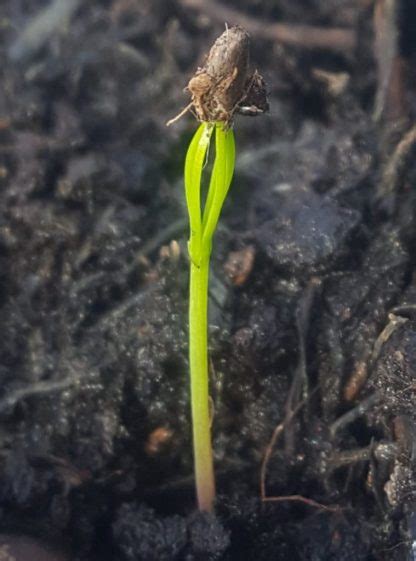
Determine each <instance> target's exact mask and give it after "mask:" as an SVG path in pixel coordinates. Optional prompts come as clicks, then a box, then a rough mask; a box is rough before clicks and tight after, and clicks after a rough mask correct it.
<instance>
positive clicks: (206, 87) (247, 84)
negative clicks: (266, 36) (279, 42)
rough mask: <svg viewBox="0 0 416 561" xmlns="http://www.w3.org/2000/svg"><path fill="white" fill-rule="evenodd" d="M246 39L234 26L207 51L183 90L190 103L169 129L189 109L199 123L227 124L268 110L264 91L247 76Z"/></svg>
mask: <svg viewBox="0 0 416 561" xmlns="http://www.w3.org/2000/svg"><path fill="white" fill-rule="evenodd" d="M249 46H250V39H249V35H248V33H247V31H246V30H245V29H243V28H242V27H240V26H238V25H236V26H234V27H231V28H229V29H228V28H227V29H226V30H225V31H224V33H223V34H222V35H220V36H219V37H218V39H217V40H216V41H215V43H214V45H213V46H212V47H211V50H210V51H209V54H208V57H207V59H206V62H205V64H204V66H203V67H202V68H198V70H197V71H196V72H195V74H194V76H192V78H191V79H190V80H189V83H188V85H187V87H186V90H188V91H189V92H190V93H191V95H192V99H191V103H190V104H189V105H188V106H187V107H186V108H185V109H184V110H183V111H181V113H179V115H178V116H177V117H175V118H174V119H171V120H170V121H169V122H168V123H167V124H168V125H170V124H172V123H173V122H175V121H176V120H177V119H179V118H180V117H181V116H182V115H183V114H184V113H185V112H186V111H187V110H188V109H190V108H192V110H193V111H194V113H195V115H196V117H197V119H198V120H199V121H208V122H218V121H222V122H224V123H225V124H226V125H227V126H228V125H230V124H231V122H232V120H233V116H234V113H236V112H239V113H242V114H243V115H258V114H260V113H264V112H265V111H267V110H268V108H269V105H268V102H267V96H266V87H265V82H264V80H263V78H262V77H261V76H260V74H259V73H258V72H257V70H256V71H255V72H254V73H250V72H249Z"/></svg>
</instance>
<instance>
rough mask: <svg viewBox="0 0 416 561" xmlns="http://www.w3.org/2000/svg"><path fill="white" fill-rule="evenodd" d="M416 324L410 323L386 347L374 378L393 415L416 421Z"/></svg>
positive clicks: (376, 367) (377, 388) (392, 337)
mask: <svg viewBox="0 0 416 561" xmlns="http://www.w3.org/2000/svg"><path fill="white" fill-rule="evenodd" d="M415 365H416V322H414V321H407V322H406V323H405V324H404V325H402V326H400V327H398V328H397V330H396V331H395V332H394V333H393V334H392V335H391V337H390V338H389V340H388V341H387V342H386V343H385V344H384V346H383V348H382V350H381V353H380V356H379V358H378V360H377V363H376V365H375V368H374V372H373V374H372V377H371V385H372V386H373V387H374V388H375V389H376V390H377V391H378V392H379V393H380V396H381V401H382V406H383V407H384V408H385V410H386V411H388V412H389V413H390V414H392V415H394V414H396V415H409V416H411V417H413V418H414V417H415V415H416V412H415V406H414V403H415V398H416V368H415Z"/></svg>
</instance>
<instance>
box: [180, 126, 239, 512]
mask: <svg viewBox="0 0 416 561" xmlns="http://www.w3.org/2000/svg"><path fill="white" fill-rule="evenodd" d="M214 129H215V161H214V165H213V169H212V175H211V181H210V184H209V189H208V195H207V199H206V202H205V208H204V210H203V212H202V209H201V178H202V170H203V167H204V163H205V160H206V155H207V152H208V147H209V145H210V142H211V137H212V133H213V131H214ZM234 161H235V147H234V135H233V132H232V130H224V127H223V124H222V123H217V124H215V125H213V124H211V123H202V124H201V125H200V127H199V128H198V130H197V131H196V133H195V135H194V137H193V139H192V141H191V143H190V145H189V149H188V152H187V155H186V160H185V192H186V202H187V206H188V213H189V224H190V239H189V244H188V250H189V257H190V262H191V264H190V267H191V272H190V295H189V296H190V301H189V366H190V383H191V409H192V425H193V445H194V466H195V482H196V491H197V497H198V507H199V509H200V510H203V511H207V512H211V511H212V510H213V505H214V499H215V479H214V467H213V455H212V444H211V419H210V411H209V376H208V343H207V340H208V317H207V316H208V277H209V260H210V255H211V244H212V237H213V234H214V232H215V229H216V227H217V223H218V219H219V216H220V213H221V209H222V205H223V203H224V200H225V197H226V196H227V192H228V189H229V187H230V183H231V179H232V176H233V172H234Z"/></svg>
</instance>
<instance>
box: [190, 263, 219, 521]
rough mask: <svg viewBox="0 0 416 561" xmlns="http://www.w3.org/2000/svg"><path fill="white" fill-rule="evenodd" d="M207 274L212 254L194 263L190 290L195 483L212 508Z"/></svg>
mask: <svg viewBox="0 0 416 561" xmlns="http://www.w3.org/2000/svg"><path fill="white" fill-rule="evenodd" d="M208 276H209V257H208V258H204V259H203V260H202V261H201V263H200V265H199V267H198V266H197V265H195V264H194V263H191V272H190V293H189V298H190V299H189V362H190V371H191V407H192V419H193V445H194V464H195V483H196V490H197V498H198V506H199V509H200V510H204V511H207V512H211V511H212V509H213V500H214V497H215V480H214V467H213V459H212V445H211V419H210V412H209V377H208V349H207V329H208V319H207V314H208Z"/></svg>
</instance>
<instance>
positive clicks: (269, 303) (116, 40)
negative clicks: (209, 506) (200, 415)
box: [0, 0, 416, 561]
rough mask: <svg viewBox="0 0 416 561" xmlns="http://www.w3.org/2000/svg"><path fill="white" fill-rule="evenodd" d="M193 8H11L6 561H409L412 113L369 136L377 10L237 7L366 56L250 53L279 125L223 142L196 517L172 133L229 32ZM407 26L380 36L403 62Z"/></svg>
mask: <svg viewBox="0 0 416 561" xmlns="http://www.w3.org/2000/svg"><path fill="white" fill-rule="evenodd" d="M189 4H190V2H189V1H188V2H186V1H179V0H178V1H176V0H165V1H162V0H154V1H150V0H142V1H137V2H136V1H133V0H112V1H111V0H101V1H99V0H91V1H89V2H79V1H77V0H66V1H62V0H57V1H55V2H52V3H49V2H46V1H44V0H19V1H17V0H3V1H2V3H1V7H0V41H1V47H0V49H1V60H2V64H1V68H0V74H1V83H2V88H1V89H0V183H1V199H0V261H1V266H0V284H1V293H0V306H1V311H0V325H1V340H0V388H1V394H0V434H1V441H0V443H1V444H0V506H1V509H0V531H1V533H2V536H1V545H0V547H1V551H3V552H8V553H9V554H10V555H14V556H15V558H16V559H17V561H20V560H29V559H30V560H31V561H33V559H35V557H36V555H37V556H39V559H51V560H57V559H66V560H71V561H96V560H97V561H98V560H100V561H109V560H114V561H133V560H135V561H136V560H137V561H153V560H154V561H182V560H183V561H192V560H195V561H199V560H207V561H211V560H218V561H220V560H223V561H237V560H238V561H240V560H246V561H251V560H255V561H271V560H276V561H277V560H282V561H283V560H289V559H290V560H291V561H306V560H308V561H344V560H345V561H347V560H348V561H350V560H354V561H378V560H383V561H384V560H386V561H387V560H388V561H389V560H393V561H394V560H397V561H399V560H400V561H402V560H406V561H411V560H412V559H413V557H412V554H411V551H412V548H411V544H412V542H413V539H414V538H415V533H416V530H415V527H416V522H415V520H416V512H415V504H416V496H415V491H416V479H415V464H414V457H415V420H416V414H415V397H416V382H415V378H416V366H415V364H416V320H415V310H416V276H415V266H416V263H415V257H414V247H415V241H416V222H415V209H416V190H415V185H414V184H415V177H416V170H415V167H414V166H413V161H412V156H414V153H415V150H414V144H415V140H414V138H415V134H414V132H413V136H412V131H414V129H412V126H413V125H412V107H415V105H412V101H414V98H413V97H412V95H413V91H414V86H413V85H412V83H413V82H412V80H410V79H409V80H407V81H406V85H405V89H404V91H405V94H406V96H407V97H406V100H408V101H409V107H410V109H409V111H408V112H407V113H406V116H405V117H403V113H400V111H399V113H400V116H401V118H400V119H398V118H394V119H392V118H390V119H389V115H391V113H394V110H395V109H397V100H396V102H395V101H394V96H393V101H391V98H389V97H388V96H387V98H386V99H387V101H386V102H385V103H384V104H383V103H381V104H380V103H379V104H378V108H379V111H376V110H375V106H376V105H377V103H376V99H379V100H380V99H383V93H384V89H383V87H384V86H383V84H381V83H380V80H381V78H380V76H384V75H386V72H384V74H383V69H385V67H386V65H387V66H388V64H389V62H388V61H387V62H386V61H384V60H383V59H382V57H380V56H379V57H378V60H377V57H376V56H375V55H374V48H373V45H374V36H375V32H374V25H373V18H372V6H371V2H362V1H358V0H356V1H353V0H341V1H340V0H331V1H328V0H299V1H298V2H293V1H290V2H289V1H286V0H282V1H280V2H278V3H276V2H272V1H269V0H264V1H261V2H260V1H255V2H253V1H248V0H244V1H240V2H229V3H227V7H228V8H229V9H231V10H238V11H236V12H235V13H236V14H237V15H239V16H241V15H242V14H243V15H244V16H246V17H247V18H249V20H250V21H253V22H255V21H256V20H257V19H258V18H261V21H263V22H268V23H272V22H276V21H279V22H284V23H286V24H299V23H302V24H304V25H310V26H320V27H324V28H327V29H330V28H332V27H339V26H344V27H345V28H347V29H349V30H351V32H352V33H353V34H354V36H355V38H356V43H355V47H354V48H347V47H346V48H345V49H344V50H343V49H340V48H332V47H331V45H328V47H327V48H325V47H321V48H320V49H310V48H308V47H304V46H303V45H302V42H300V43H299V44H298V45H290V46H287V45H285V44H281V43H279V42H273V41H271V39H270V37H268V38H263V37H262V34H261V31H260V30H261V26H260V28H257V32H256V33H255V36H252V54H251V64H252V67H253V69H255V68H258V70H259V72H261V74H262V75H263V76H264V78H265V80H266V82H267V87H268V92H269V101H270V112H269V113H268V114H266V115H264V116H258V117H255V118H250V117H244V116H236V118H235V124H234V128H235V134H236V141H237V170H236V175H235V178H234V181H233V185H232V188H231V191H230V195H229V198H228V200H227V202H226V205H225V209H224V214H223V216H222V218H221V225H220V227H219V229H218V233H217V235H216V238H215V241H214V250H213V258H212V275H211V286H210V333H209V340H210V366H211V368H210V369H211V393H212V398H213V404H214V407H213V409H214V418H213V440H214V442H213V444H214V450H215V464H216V474H217V491H218V496H217V501H216V514H215V516H213V515H208V514H199V513H198V512H197V511H196V508H195V498H194V488H193V485H194V482H193V475H192V473H193V470H192V449H191V436H190V435H191V426H190V414H189V384H188V374H187V372H188V363H187V292H188V258H187V251H186V240H187V214H186V207H185V203H184V194H183V185H182V169H183V160H184V154H185V151H186V146H187V144H188V142H189V140H190V138H191V136H192V134H193V132H194V131H195V128H196V126H197V123H196V121H195V119H194V117H193V116H192V115H191V114H188V115H186V116H185V117H184V118H182V119H181V120H179V121H178V122H177V123H176V124H175V125H173V126H172V127H170V128H166V126H165V123H166V121H167V120H168V119H170V118H172V117H173V116H175V114H177V113H178V112H179V111H180V110H181V109H182V107H184V106H185V105H186V104H187V103H188V102H189V96H188V95H187V94H186V93H184V92H183V87H184V86H185V84H186V83H187V82H188V81H189V79H190V77H191V76H192V75H193V74H194V72H195V70H196V68H197V66H198V65H200V66H201V65H203V61H204V54H205V53H207V52H208V50H209V48H210V46H211V44H212V43H213V41H214V39H215V38H216V37H217V36H218V35H220V34H221V33H222V32H223V30H224V22H223V21H221V22H220V21H219V20H218V19H217V18H216V9H215V6H213V3H212V2H206V4H205V5H204V6H203V7H202V8H201V5H200V4H199V3H198V2H195V5H197V8H196V9H195V8H192V7H189ZM379 4H380V5H381V4H382V2H379ZM198 5H199V6H200V8H201V9H198ZM224 5H225V3H223V4H221V6H224ZM412 9H413V8H411V4H410V3H406V2H403V3H402V4H401V10H402V11H400V14H398V16H397V17H396V18H394V21H393V23H392V25H393V26H396V27H395V29H397V30H398V33H399V35H398V36H399V47H398V52H396V58H397V57H398V58H399V60H400V61H402V62H403V61H404V63H406V62H409V61H412V57H413V53H414V40H413V39H411V38H412V37H414V35H412V34H411V29H412V26H413V27H414V25H415V23H414V22H415V21H416V14H414V13H413V12H412ZM405 10H407V11H405ZM236 19H238V18H236ZM227 23H228V24H229V25H232V24H233V23H239V21H228V22H227ZM409 38H410V39H409ZM412 41H413V43H412ZM387 58H388V57H387ZM380 69H381V71H380ZM388 75H389V74H388V72H387V76H388ZM393 84H394V82H393ZM380 96H381V98H380ZM400 99H401V98H400ZM399 105H400V104H399ZM399 109H400V107H399ZM376 113H378V114H376ZM396 113H397V112H396ZM412 139H413V140H412ZM273 434H274V436H275V438H274V440H273V441H272V436H273ZM262 499H263V500H262ZM265 499H268V500H265ZM46 549H47V552H46ZM42 551H44V553H43V554H42ZM36 558H37V557H36Z"/></svg>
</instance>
